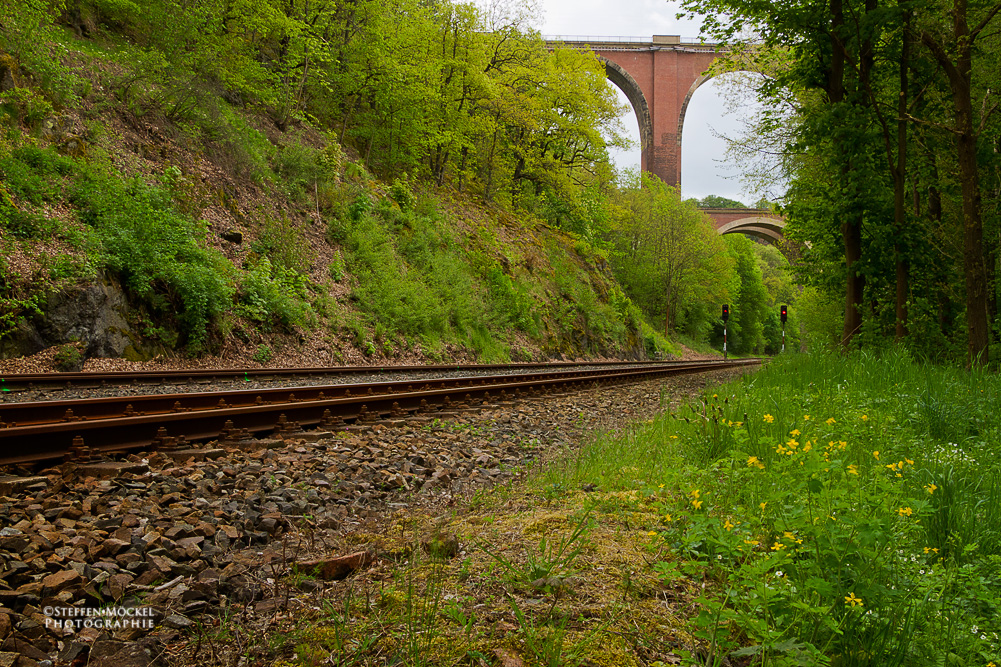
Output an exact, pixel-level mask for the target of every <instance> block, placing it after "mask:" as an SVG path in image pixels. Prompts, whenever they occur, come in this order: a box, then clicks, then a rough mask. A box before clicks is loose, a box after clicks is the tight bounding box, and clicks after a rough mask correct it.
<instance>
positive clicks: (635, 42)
mask: <svg viewBox="0 0 1001 667" xmlns="http://www.w3.org/2000/svg"><path fill="white" fill-rule="evenodd" d="M547 42H548V43H549V44H550V45H551V46H556V45H563V46H569V47H571V48H578V49H588V50H590V51H593V52H594V53H595V54H596V55H597V56H598V58H600V59H601V61H602V62H603V63H604V64H605V75H606V76H607V77H608V80H609V81H611V82H612V83H613V84H614V85H615V86H617V87H618V88H619V90H621V91H622V92H623V93H625V95H626V97H627V98H628V99H629V103H630V104H631V105H632V107H633V112H634V113H635V114H636V120H637V122H638V123H639V127H640V146H641V149H642V153H641V158H640V168H641V169H642V170H643V171H646V172H650V173H652V174H656V175H657V176H658V177H659V178H660V179H661V180H662V181H664V182H665V183H667V184H668V185H673V186H675V187H678V188H680V187H681V136H682V130H683V129H684V125H685V113H686V111H687V110H688V104H689V102H691V100H692V96H693V95H694V94H695V91H696V90H698V89H699V86H701V85H702V84H704V83H705V82H706V81H708V80H709V79H710V78H712V76H711V75H709V74H707V72H708V71H709V67H710V66H711V65H712V63H713V61H714V60H716V58H718V57H719V56H720V54H721V50H720V48H719V47H718V46H716V45H714V44H704V43H702V42H701V41H699V40H682V38H681V37H679V36H677V35H654V36H653V37H652V38H651V39H650V40H649V41H647V40H646V39H645V38H615V37H564V38H552V39H549V40H547ZM703 211H704V212H705V213H707V214H708V215H709V216H710V217H711V218H712V219H713V220H714V222H715V224H716V229H717V230H718V231H719V233H720V234H749V235H751V236H756V237H758V238H762V239H764V240H766V241H769V242H772V243H775V242H778V241H781V240H782V239H783V235H782V229H783V227H785V222H784V221H783V220H782V219H781V218H780V217H779V216H777V215H775V214H774V213H771V212H770V211H767V210H758V209H703Z"/></svg>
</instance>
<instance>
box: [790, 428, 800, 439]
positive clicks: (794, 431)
mask: <svg viewBox="0 0 1001 667" xmlns="http://www.w3.org/2000/svg"><path fill="white" fill-rule="evenodd" d="M789 435H791V436H792V437H794V438H795V437H796V436H797V435H799V429H798V428H794V429H793V430H791V431H789Z"/></svg>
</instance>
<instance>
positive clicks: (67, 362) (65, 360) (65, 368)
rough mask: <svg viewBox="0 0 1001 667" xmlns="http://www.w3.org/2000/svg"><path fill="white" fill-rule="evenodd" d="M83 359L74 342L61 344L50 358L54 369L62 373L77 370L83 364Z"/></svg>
mask: <svg viewBox="0 0 1001 667" xmlns="http://www.w3.org/2000/svg"><path fill="white" fill-rule="evenodd" d="M83 361H84V356H83V353H82V352H80V349H79V348H78V347H77V346H76V345H75V344H71V345H63V346H61V347H60V348H59V349H58V350H56V354H55V356H54V357H53V358H52V362H53V363H54V364H55V367H56V370H58V371H62V372H64V373H66V372H75V371H79V370H80V369H81V367H82V366H83Z"/></svg>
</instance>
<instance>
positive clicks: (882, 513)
mask: <svg viewBox="0 0 1001 667" xmlns="http://www.w3.org/2000/svg"><path fill="white" fill-rule="evenodd" d="M999 389H1001V387H998V379H997V378H996V377H993V376H990V375H987V374H985V373H982V372H975V373H970V374H967V373H962V372H959V371H954V370H948V369H942V368H935V367H931V366H928V365H918V364H914V363H913V362H911V360H910V359H909V358H908V357H907V356H906V355H905V354H900V353H897V354H892V355H887V356H884V357H876V356H874V355H854V356H852V357H850V358H848V359H845V358H843V357H836V356H827V355H823V354H815V355H811V356H810V357H802V356H798V355H789V357H787V358H785V359H781V360H775V361H773V362H771V363H770V364H769V366H768V367H767V368H766V369H764V370H761V371H759V372H758V373H756V374H755V375H753V376H748V377H746V378H745V379H744V380H742V381H740V382H736V383H732V384H730V385H728V386H725V387H721V388H719V389H717V390H716V393H714V394H708V393H707V394H706V395H705V396H703V397H702V398H701V400H699V401H698V402H696V403H694V404H692V405H691V406H689V407H688V408H686V409H683V410H681V411H679V412H678V414H677V415H671V416H664V417H661V418H659V419H657V420H655V421H653V422H652V423H649V424H646V425H641V426H638V427H637V428H636V429H635V430H634V431H632V432H630V433H626V434H622V435H619V436H610V437H606V438H601V439H599V440H598V442H596V443H594V445H592V446H589V447H588V448H585V449H584V450H583V451H582V452H581V453H580V454H579V456H578V457H576V459H575V460H571V461H570V462H568V464H567V465H566V467H565V468H564V469H563V470H562V471H560V472H559V473H556V474H555V475H554V476H555V477H556V478H557V479H559V481H560V482H561V483H563V484H565V485H567V486H574V487H576V486H578V485H580V484H588V483H591V484H597V485H599V486H600V487H601V488H603V489H609V490H614V489H620V488H625V489H639V490H640V493H641V494H643V495H646V496H648V500H649V503H651V504H653V505H659V506H660V512H661V516H662V517H663V519H662V526H663V528H662V529H661V531H659V532H660V539H661V540H662V542H661V543H660V544H658V550H659V551H660V552H661V553H673V554H679V556H680V557H679V558H677V559H671V560H666V559H665V560H664V561H663V562H662V563H661V564H660V565H658V566H657V569H658V570H659V571H660V572H661V575H662V577H663V578H664V579H665V580H666V581H668V582H674V581H676V580H677V579H684V578H689V577H690V578H693V579H694V580H696V581H703V580H708V581H709V582H711V583H710V584H709V586H708V587H706V589H705V590H706V593H704V594H703V595H701V596H700V597H699V600H698V602H699V608H700V609H701V610H702V611H701V613H700V614H699V615H698V616H696V617H695V618H694V619H693V624H694V628H693V632H694V634H695V636H696V637H699V638H701V640H702V641H703V644H702V645H703V646H707V647H709V652H710V654H709V656H708V664H721V662H722V660H723V658H724V656H725V655H726V654H728V653H729V654H730V655H731V656H733V657H738V656H744V657H752V664H775V665H793V664H826V663H827V662H828V661H829V662H831V664H847V665H884V664H893V665H908V666H909V665H914V666H917V665H926V664H951V662H950V661H954V659H953V657H951V656H954V657H955V661H958V662H955V664H982V665H984V664H987V663H988V662H989V661H992V660H993V661H996V660H997V658H998V653H999V646H1001V644H999V640H998V635H999V633H1001V626H999V625H998V618H1001V617H999V615H998V610H999V607H1001V594H999V590H1001V588H999V587H1001V580H999V579H998V576H997V566H998V563H999V553H1001V541H999V539H998V537H999V534H1001V493H999V492H998V490H997V486H996V480H997V479H998V478H999V475H1001V467H999V465H998V463H997V461H996V458H997V457H996V452H995V451H994V449H995V448H994V446H993V444H992V443H993V442H994V439H995V438H996V437H997V436H996V433H997V427H996V426H995V425H994V423H993V420H992V419H991V418H990V416H991V415H993V414H996V412H997V410H998V409H1001V404H999V400H1001V399H999V397H1001V391H999Z"/></svg>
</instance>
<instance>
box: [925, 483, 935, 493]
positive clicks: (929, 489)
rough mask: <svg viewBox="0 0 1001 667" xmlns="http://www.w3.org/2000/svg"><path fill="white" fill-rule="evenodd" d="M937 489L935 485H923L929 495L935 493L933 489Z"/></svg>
mask: <svg viewBox="0 0 1001 667" xmlns="http://www.w3.org/2000/svg"><path fill="white" fill-rule="evenodd" d="M937 488H938V485H937V484H925V491H927V492H928V493H929V494H932V493H935V489H937Z"/></svg>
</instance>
